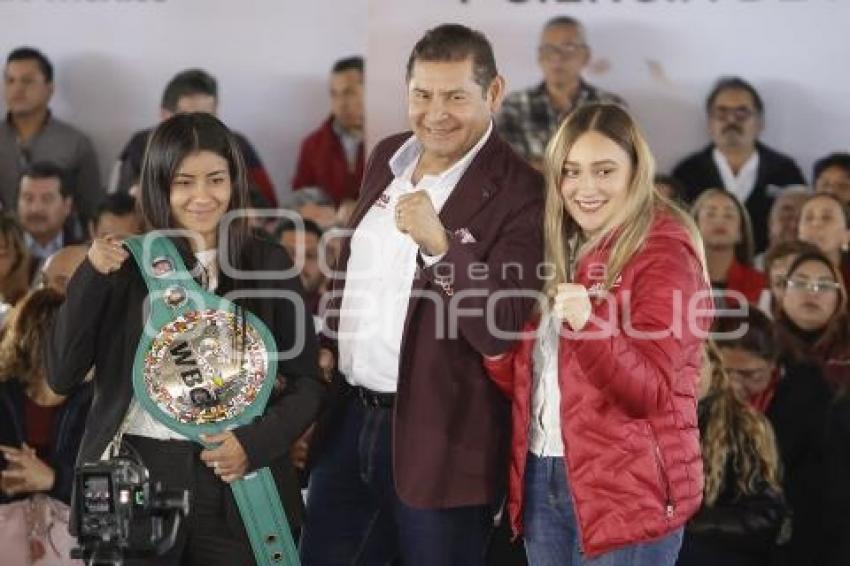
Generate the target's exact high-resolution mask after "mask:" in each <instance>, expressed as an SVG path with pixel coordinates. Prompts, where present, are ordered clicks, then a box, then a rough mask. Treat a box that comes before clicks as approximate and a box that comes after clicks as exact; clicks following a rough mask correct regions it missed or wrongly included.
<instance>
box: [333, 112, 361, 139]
mask: <svg viewBox="0 0 850 566" xmlns="http://www.w3.org/2000/svg"><path fill="white" fill-rule="evenodd" d="M331 128H332V129H333V131H334V133H335V134H336V135H337V137H338V138H340V139H345V140H351V141H357V142H360V141H362V139H363V137H362V136H358V135H355V134H352V133H351V132H349V131H348V130H346V129H345V128H343V127H342V124H340V123H339V120H337V119H336V118H334V117H331Z"/></svg>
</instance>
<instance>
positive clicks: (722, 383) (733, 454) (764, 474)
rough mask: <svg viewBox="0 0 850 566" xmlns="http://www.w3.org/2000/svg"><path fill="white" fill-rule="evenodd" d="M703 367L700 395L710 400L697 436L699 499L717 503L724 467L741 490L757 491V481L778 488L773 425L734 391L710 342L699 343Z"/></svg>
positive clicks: (723, 477)
mask: <svg viewBox="0 0 850 566" xmlns="http://www.w3.org/2000/svg"><path fill="white" fill-rule="evenodd" d="M703 370H704V372H705V374H706V375H705V377H707V378H708V379H709V388H708V394H707V395H706V399H709V398H710V399H711V401H710V406H709V410H708V414H707V417H706V422H705V424H704V426H703V427H702V428H703V431H704V432H703V434H702V437H701V438H700V445H701V448H702V459H703V468H704V473H705V490H704V497H703V499H704V504H705V505H706V506H707V507H711V506H712V505H714V504H715V503H716V502H717V498H718V496H719V495H720V493H721V491H722V490H723V488H724V486H725V485H726V483H727V478H726V472H727V471H729V470H733V471H734V472H735V474H736V477H735V478H734V485H735V487H736V489H737V491H738V493H739V494H741V495H752V494H755V493H757V492H758V491H759V490H760V489H761V485H763V483H766V484H767V485H769V486H770V487H771V488H772V489H774V490H775V491H777V492H780V491H782V488H781V484H780V481H779V452H778V450H777V448H776V438H775V437H774V434H773V428H772V427H771V426H770V422H768V420H767V419H766V418H765V417H764V416H763V415H761V414H760V413H758V412H756V410H755V409H753V408H752V407H750V406H749V405H748V404H747V403H746V402H745V401H744V400H742V399H741V398H740V397H738V395H737V394H736V393H735V391H734V389H733V388H732V385H731V383H730V382H729V376H728V374H727V373H726V371H725V370H724V369H723V364H722V362H721V359H720V354H719V352H718V350H717V346H716V345H715V344H714V342H712V341H708V342H706V345H705V359H704V363H703ZM705 377H704V378H705ZM730 462H731V464H732V465H731V466H729V465H728V464H729V463H730Z"/></svg>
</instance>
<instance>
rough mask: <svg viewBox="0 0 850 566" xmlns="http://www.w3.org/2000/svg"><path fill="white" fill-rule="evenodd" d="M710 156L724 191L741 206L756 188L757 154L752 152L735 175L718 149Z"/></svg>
mask: <svg viewBox="0 0 850 566" xmlns="http://www.w3.org/2000/svg"><path fill="white" fill-rule="evenodd" d="M711 156H712V158H714V164H715V165H717V170H718V171H720V180H722V181H723V186H724V187H725V188H726V190H727V191H729V192H730V193H732V194H734V195H735V196H736V197H738V201H739V202H740V203H741V204H744V203H745V202H747V199H748V198H750V194H752V192H753V189H755V188H756V177H757V176H758V172H759V152H758V151H754V152H753V154H752V155H751V156H750V158H749V159H747V161H746V162H745V163H744V165H743V167H741V170H740V171H738V174H737V175H735V173H733V172H732V168H731V167H730V166H729V162H728V161H726V157H725V156H724V155H723V154H722V153H720V150H719V149H717V148H716V147H715V148H714V151H712V152H711Z"/></svg>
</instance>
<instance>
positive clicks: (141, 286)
mask: <svg viewBox="0 0 850 566" xmlns="http://www.w3.org/2000/svg"><path fill="white" fill-rule="evenodd" d="M141 186H142V209H143V212H144V215H145V219H146V221H147V223H148V226H149V227H150V228H151V229H152V230H155V231H158V232H161V233H162V234H163V235H164V236H167V237H168V238H163V239H167V240H168V241H169V246H172V244H173V246H172V247H171V248H170V249H173V250H175V253H176V254H178V255H179V260H178V261H176V262H172V261H169V260H168V258H163V257H152V258H151V262H150V264H146V265H145V266H144V268H142V267H140V260H139V256H138V255H136V254H135V252H134V256H135V259H136V260H137V261H135V262H134V261H133V258H132V257H130V253H129V252H128V248H127V247H126V246H124V245H123V242H122V241H121V240H118V239H116V238H111V237H107V238H104V239H99V240H95V241H94V243H93V244H92V246H91V249H90V250H89V253H88V258H87V261H85V262H84V263H83V265H82V266H81V267H80V268H79V269H78V271H77V273H76V274H75V276H74V278H73V279H72V280H71V282H70V283H69V285H68V297H67V301H66V303H65V305H64V306H63V307H62V309H61V311H60V313H59V315H58V318H57V321H56V324H55V327H54V329H53V335H52V340H51V344H50V349H49V350H50V351H49V355H48V358H49V378H50V383H51V386H52V387H53V388H54V389H55V390H56V391H57V392H60V393H61V392H64V391H68V390H70V389H71V388H72V387H73V386H75V385H77V384H79V383H80V382H82V381H83V379H84V378H85V376H86V374H87V373H88V371H89V369H90V368H92V367H94V390H95V392H94V400H93V402H92V407H91V411H90V413H89V419H88V423H87V426H86V431H85V435H84V437H83V441H82V445H81V449H80V454H79V458H78V462H79V463H85V462H94V461H97V460H99V459H100V458H101V457H102V455H104V453H105V452H106V451H107V449H108V448H109V447H110V445H111V444H112V443H113V441H114V440H115V439H116V438H118V439H121V444H122V448H123V449H125V450H126V451H127V452H128V453H129V454H132V455H134V456H136V457H138V458H139V459H140V460H141V461H142V463H143V464H144V465H145V466H146V467H147V468H148V469H149V470H150V475H151V481H152V482H162V483H163V484H164V486H165V487H167V488H168V489H174V490H180V489H184V490H189V491H190V493H191V505H190V512H189V515H188V517H187V518H186V519H185V521H184V522H183V524H182V525H181V528H180V532H179V533H178V537H177V543H176V544H175V545H174V547H173V548H172V549H171V550H170V551H168V553H167V554H166V555H165V556H161V557H155V558H151V560H150V563H151V564H204V565H209V564H221V565H228V566H229V565H235V564H251V563H253V561H254V557H255V553H252V546H251V544H252V542H253V541H249V538H248V535H247V534H246V526H245V525H243V521H242V518H240V510H241V509H238V508H237V504H236V502H235V501H234V495H233V493H231V489H230V487H229V485H228V484H232V485H235V483H239V482H241V481H242V480H243V479H245V480H247V479H248V478H250V477H251V476H255V477H256V474H255V473H254V472H256V471H257V470H259V469H261V468H262V469H265V468H269V469H270V470H271V476H272V477H273V478H274V482H273V483H274V484H275V485H276V488H277V492H278V493H279V494H280V498H281V499H282V500H283V503H284V507H285V509H286V518H287V519H288V521H289V524H290V527H291V528H297V527H298V525H299V522H300V518H301V498H300V493H299V485H298V480H297V477H296V475H295V473H294V470H293V469H292V467H291V464H290V461H289V458H288V453H289V448H290V445H291V444H292V443H293V442H294V441H295V440H296V439H297V438H298V437H299V436H300V435H301V433H302V432H303V431H304V429H305V428H306V427H307V426H308V424H309V423H310V422H311V421H313V420H314V418H315V414H316V412H317V410H318V407H319V404H320V401H321V397H322V394H323V390H324V385H323V381H322V379H321V378H320V377H319V370H318V366H317V346H316V341H315V332H314V329H313V322H312V318H311V316H310V313H309V312H308V311H307V310H306V309H305V308H304V305H303V302H301V301H300V300H299V298H300V295H301V292H302V289H301V284H300V282H299V278H298V275H297V273H296V272H295V271H294V270H293V269H292V268H293V264H292V261H291V260H290V258H289V256H288V255H287V254H286V252H284V250H283V248H281V247H279V246H277V245H275V244H272V243H268V242H266V241H263V240H261V239H259V238H257V237H254V236H253V235H252V233H251V232H250V229H249V227H248V224H247V218H246V217H244V216H240V215H239V214H238V211H240V210H242V209H244V208H245V207H246V206H247V205H248V197H247V194H248V193H247V186H246V177H245V166H244V163H243V159H242V156H241V155H240V153H239V150H238V147H237V144H236V143H235V141H234V138H233V136H232V135H231V133H230V131H229V130H228V129H227V128H226V126H224V124H222V123H221V122H220V121H218V120H217V119H216V118H215V117H213V116H211V115H208V114H200V113H198V114H178V115H176V116H174V117H172V118H170V119H169V120H166V121H165V122H163V123H161V124H160V125H159V126H158V127H157V128H156V130H155V131H154V133H153V134H152V136H151V138H150V141H149V143H148V148H147V152H146V155H145V160H144V164H143V167H142V178H141ZM231 211H236V212H235V213H234V214H227V215H226V213H228V212H231ZM128 259H129V261H128ZM181 262H182V264H184V265H185V268H186V269H187V270H188V273H190V274H191V278H192V279H194V281H189V284H187V286H186V288H190V287H191V286H195V287H196V288H197V289H199V290H203V291H204V293H205V294H206V295H207V296H209V294H210V293H214V294H215V295H217V296H220V297H228V296H229V297H232V299H231V301H230V303H231V306H233V304H235V305H236V306H235V309H236V312H237V313H238V312H240V310H241V312H247V313H249V314H248V315H244V314H243V315H242V319H241V320H242V324H243V326H242V327H238V326H236V324H235V323H234V328H237V329H239V328H243V329H244V328H245V327H246V323H245V322H244V321H245V320H247V319H246V318H245V316H250V317H254V318H255V319H259V322H260V324H259V325H260V326H264V327H267V329H268V331H269V332H267V334H268V335H270V336H271V338H273V340H270V343H271V345H272V347H273V348H274V347H276V350H277V353H279V357H278V358H277V359H278V361H277V364H276V367H277V375H266V376H264V377H262V376H261V381H263V380H265V382H268V380H277V381H278V383H279V384H280V385H279V386H277V387H275V390H274V391H273V392H272V393H271V396H270V398H269V399H268V404H267V405H266V406H265V410H264V411H262V414H260V415H259V416H258V417H257V418H255V419H253V420H252V421H250V422H248V423H247V424H244V425H243V426H238V427H236V428H233V429H231V430H226V431H224V432H221V433H218V434H206V435H203V434H202V435H200V437H199V439H200V440H202V441H203V443H204V446H201V445H200V444H198V443H197V442H193V441H190V440H189V439H188V438H187V437H185V436H182V435H181V434H179V433H178V432H176V431H175V427H169V426H165V425H164V424H163V422H162V419H158V418H157V417H156V414H155V413H156V411H149V410H148V409H146V407H150V405H146V404H145V403H143V402H142V399H140V398H139V397H138V396H137V393H134V361H138V360H136V358H137V357H138V356H137V353H136V351H137V347H140V344H144V342H143V338H144V335H145V333H147V332H148V331H149V329H148V328H146V326H145V325H146V324H148V323H150V322H151V320H150V319H147V318H146V316H147V315H148V313H149V312H150V307H151V305H152V304H154V307H155V308H161V309H165V310H166V311H167V310H168V309H167V308H166V306H165V305H169V306H174V307H176V306H177V305H179V304H181V301H182V302H183V303H184V304H185V299H186V296H185V294H184V295H183V296H182V297H181V296H180V294H179V293H178V294H177V296H176V297H169V296H167V294H166V296H165V298H164V299H158V298H157V297H156V296H155V293H149V292H148V291H149V287H150V285H151V283H150V282H151V281H155V280H156V279H157V278H162V277H167V276H168V275H169V274H171V275H172V276H174V275H175V272H177V274H178V275H179V274H180V273H179V272H180V269H181V267H182V266H181V265H180V263H181ZM175 263H176V264H177V265H175ZM270 274H271V275H270ZM187 278H188V277H187ZM180 289H183V292H184V293H185V289H184V288H183V287H180ZM189 293H190V294H191V290H190V291H189ZM172 299H174V302H172ZM157 300H163V301H164V302H163V303H162V304H161V305H158V306H157V304H156V303H155V302H156V301H157ZM209 312H211V311H209ZM177 324H179V322H178V323H177ZM220 326H221V324H219V326H218V327H216V325H215V323H210V326H208V327H206V328H205V331H209V330H210V328H213V329H217V330H220ZM164 328H165V327H163V328H161V329H160V330H161V332H160V335H161V334H162V331H163V329H164ZM249 328H250V329H251V330H253V327H249ZM237 334H238V335H237V336H232V337H231V338H232V341H231V343H230V348H231V349H230V350H228V352H231V353H232V356H235V357H236V358H237V362H232V364H233V365H232V367H235V368H237V369H236V370H235V373H237V374H239V372H240V371H243V370H240V369H239V368H245V367H246V365H249V364H248V362H246V361H245V360H244V359H243V357H242V355H244V354H245V346H244V344H245V343H246V341H247V340H248V338H246V336H247V334H246V333H245V332H241V334H239V333H237ZM205 336H206V335H205ZM211 336H212V335H211ZM215 338H217V337H216V336H213V337H212V338H209V339H208V340H199V341H198V344H199V347H196V344H195V343H191V347H190V346H185V345H179V344H178V346H177V347H172V348H171V349H170V350H169V351H166V355H168V354H169V353H170V355H171V357H172V358H173V359H171V361H170V363H171V366H168V367H170V368H171V370H172V373H173V374H174V375H177V373H175V372H174V371H173V368H174V364H178V365H179V364H184V365H185V364H186V363H188V362H190V361H193V356H194V357H195V358H197V360H198V362H197V363H198V366H199V367H198V368H195V369H192V370H188V371H183V373H181V374H179V375H181V376H182V377H183V379H184V381H185V386H186V388H187V394H186V395H183V396H182V397H180V398H179V399H178V400H182V401H183V402H184V403H186V405H185V407H188V408H187V409H186V411H185V412H188V413H191V412H192V411H194V410H195V409H197V414H195V415H194V417H196V420H195V421H194V422H199V423H210V422H214V421H215V419H216V414H218V413H216V411H223V409H222V406H223V403H218V401H219V397H221V398H222V399H224V398H228V399H243V400H244V398H245V397H249V398H253V397H252V395H253V392H250V394H248V393H246V391H245V387H244V386H242V387H241V388H240V387H233V383H237V385H238V384H240V383H242V382H241V381H236V380H237V379H241V377H242V374H239V375H237V376H236V377H233V380H234V381H232V382H229V381H228V379H229V377H232V376H233V373H234V372H231V374H228V373H227V372H228V371H229V370H230V369H232V368H231V366H228V365H224V364H222V365H221V366H216V365H215V364H210V363H207V365H206V366H205V367H200V366H203V360H202V358H204V359H206V360H207V362H209V360H213V359H215V360H218V359H219V358H215V357H212V356H213V354H212V353H211V352H212V351H213V350H215V351H216V352H220V351H221V350H226V349H227V344H224V343H222V344H220V343H219V341H217V340H216V339H215ZM240 339H241V342H239V340H240ZM237 342H238V343H240V344H242V346H241V351H237V350H239V348H238V347H237V346H234V344H236V343H237ZM255 342H258V341H255ZM154 343H156V342H154ZM260 345H261V346H262V344H260ZM254 346H256V344H253V346H252V347H254ZM180 348H184V349H183V350H181V349H180ZM205 348H206V350H207V351H205V350H204V349H205ZM255 351H256V348H255ZM263 352H264V353H263V355H265V350H264V351H263ZM142 353H143V352H142ZM154 353H155V351H154V350H153V349H151V355H153V354H154ZM274 354H275V352H268V355H269V356H272V355H274ZM249 356H250V352H249ZM264 359H265V358H264ZM166 366H167V364H163V365H162V367H163V368H165V367H166ZM264 367H266V368H273V367H275V365H274V364H273V363H269V364H268V365H267V366H264ZM202 370H203V371H202ZM219 371H220V375H219V373H217V372H219ZM210 372H212V373H213V377H209V374H210ZM162 373H164V374H165V373H166V371H165V370H162ZM166 377H167V376H166ZM163 379H164V378H163ZM199 384H202V385H204V387H199V386H197V385H199ZM284 384H285V385H284ZM178 385H180V386H182V385H184V384H178ZM207 385H208V387H207ZM228 385H230V387H229V388H228ZM172 386H173V384H172ZM190 386H192V387H193V388H192V389H191V391H188V388H189V387H190ZM163 389H166V388H165V387H163ZM234 389H235V390H236V391H234ZM136 391H138V389H136ZM188 393H191V395H189V394H188ZM159 401H161V399H159ZM216 403H218V404H216ZM190 416H192V415H190ZM205 430H208V429H205ZM234 482H235V483H234ZM234 492H235V487H234ZM240 505H241V502H240ZM255 551H256V548H255Z"/></svg>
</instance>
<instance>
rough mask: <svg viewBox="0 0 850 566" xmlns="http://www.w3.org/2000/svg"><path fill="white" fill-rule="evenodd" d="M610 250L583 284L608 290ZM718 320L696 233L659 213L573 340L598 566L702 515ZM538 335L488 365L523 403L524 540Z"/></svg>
mask: <svg viewBox="0 0 850 566" xmlns="http://www.w3.org/2000/svg"><path fill="white" fill-rule="evenodd" d="M607 253H608V250H607V249H599V250H597V251H595V252H591V253H590V254H589V255H587V256H585V258H584V259H583V260H582V261H581V262H580V263H579V265H578V269H577V276H576V281H577V282H578V283H580V284H582V285H585V286H586V287H588V288H592V287H593V285H594V283H596V284H597V285H598V284H599V283H600V281H601V279H602V277H603V273H602V271H603V270H602V269H600V266H604V265H605V263H606V259H607ZM689 313H690V314H689ZM712 314H713V311H712V306H711V298H710V289H709V286H708V284H707V283H706V281H705V279H704V276H703V270H702V267H701V266H700V262H699V259H698V256H697V254H696V252H695V250H694V248H693V246H692V244H691V241H690V238H689V237H688V234H687V233H686V231H685V230H684V229H683V228H682V227H681V225H680V224H679V223H678V221H677V220H675V219H674V218H672V217H670V216H669V215H667V214H663V213H658V215H657V217H656V219H655V221H654V222H653V225H652V228H651V230H650V234H649V236H648V238H647V240H646V243H645V245H644V246H643V248H642V249H641V250H640V251H639V252H638V253H637V255H635V256H634V258H633V259H632V260H631V261H630V262H629V263H628V264H627V266H626V267H625V269H624V270H623V271H622V274H621V277H620V278H618V279H617V281H616V283H615V284H614V285H613V286H612V288H611V290H610V291H609V297H608V300H604V299H603V300H599V301H596V302H595V304H594V308H593V316H592V318H591V320H590V321H589V322H588V324H587V325H586V326H585V328H584V329H583V330H582V332H581V333H580V336H579V335H573V336H571V337H569V336H565V333H562V335H561V338H560V339H559V340H560V342H559V353H558V356H559V363H558V367H559V372H558V373H559V384H560V389H561V430H562V437H563V441H564V450H565V461H566V465H567V469H568V476H569V482H570V490H571V492H572V496H573V501H574V502H575V506H576V514H577V517H578V522H579V531H580V534H581V546H582V550H583V552H584V553H585V555H587V556H588V557H593V556H597V555H599V554H603V553H605V552H608V551H610V550H614V549H616V548H618V547H622V546H625V545H629V544H634V543H639V542H646V541H651V540H655V539H659V538H662V537H664V536H665V535H667V534H669V533H670V532H671V531H673V530H675V529H677V528H679V527H681V526H682V525H684V524H685V522H686V521H687V520H688V518H689V517H690V516H691V515H693V514H694V513H695V512H696V511H697V509H698V508H699V506H700V502H701V500H702V490H703V472H702V460H701V456H700V445H699V431H698V429H697V414H696V388H697V383H698V380H699V371H700V367H701V363H702V344H703V340H702V337H703V336H704V334H703V333H704V332H706V331H707V329H708V327H709V326H710V323H711V317H712ZM608 326H611V327H613V328H614V332H613V333H612V332H607V331H606V330H605V329H606V328H607V327H608ZM536 327H537V322H531V323H529V324H528V325H527V326H526V330H527V331H528V332H526V333H525V334H526V336H525V337H524V338H523V339H522V340H520V341H519V342H518V343H517V345H516V347H515V348H514V350H513V351H512V352H511V353H510V354H508V355H506V356H504V357H502V358H500V359H497V360H488V361H486V365H487V369H488V371H489V373H490V375H491V377H492V379H493V380H494V381H495V382H496V384H497V385H498V386H499V387H500V388H501V389H502V390H503V391H504V392H505V393H506V394H508V395H509V396H510V397H511V398H512V404H513V407H512V419H513V440H512V446H511V452H512V454H511V466H510V470H509V476H510V493H509V498H508V512H509V513H510V518H511V524H512V527H513V530H514V533H515V534H519V533H520V532H521V531H522V504H523V489H524V482H523V476H524V473H525V461H526V455H527V452H528V442H529V441H528V428H529V422H530V418H531V416H530V412H531V393H532V388H533V381H534V378H533V370H532V363H533V362H532V351H533V347H534V335H533V334H534V330H535V329H536ZM566 329H567V331H569V327H566ZM591 333H598V334H600V335H603V337H596V338H593V337H592V336H591ZM640 333H646V334H644V335H641V334H640ZM611 334H613V335H611Z"/></svg>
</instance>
